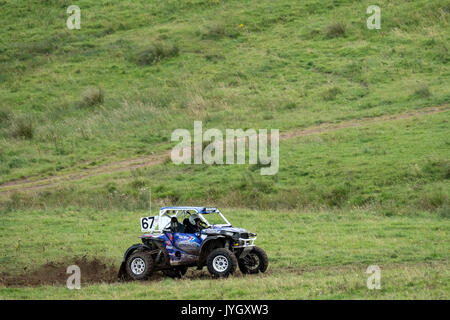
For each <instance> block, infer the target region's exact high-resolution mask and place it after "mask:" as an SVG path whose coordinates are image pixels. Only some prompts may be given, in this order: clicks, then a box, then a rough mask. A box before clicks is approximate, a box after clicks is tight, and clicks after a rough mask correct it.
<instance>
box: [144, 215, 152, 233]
mask: <svg viewBox="0 0 450 320" xmlns="http://www.w3.org/2000/svg"><path fill="white" fill-rule="evenodd" d="M154 221H155V217H144V218H141V231H142V232H145V231H151V230H152V228H153V224H154Z"/></svg>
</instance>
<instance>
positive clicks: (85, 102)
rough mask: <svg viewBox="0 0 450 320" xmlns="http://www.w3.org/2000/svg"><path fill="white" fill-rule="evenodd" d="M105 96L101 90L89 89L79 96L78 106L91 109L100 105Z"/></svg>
mask: <svg viewBox="0 0 450 320" xmlns="http://www.w3.org/2000/svg"><path fill="white" fill-rule="evenodd" d="M104 100H105V94H104V92H103V89H102V88H89V89H87V90H85V91H84V92H83V93H82V94H81V101H80V105H81V106H82V107H93V106H96V105H99V104H102V103H103V101H104Z"/></svg>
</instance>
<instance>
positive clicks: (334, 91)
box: [322, 87, 341, 101]
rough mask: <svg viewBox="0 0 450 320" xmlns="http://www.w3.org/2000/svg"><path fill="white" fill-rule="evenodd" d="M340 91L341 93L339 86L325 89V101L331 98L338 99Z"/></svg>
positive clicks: (323, 95) (323, 96)
mask: <svg viewBox="0 0 450 320" xmlns="http://www.w3.org/2000/svg"><path fill="white" fill-rule="evenodd" d="M340 93H341V89H339V88H338V87H332V88H329V89H327V90H325V91H324V92H323V93H322V98H323V100H325V101H331V100H334V99H336V96H337V95H338V94H340Z"/></svg>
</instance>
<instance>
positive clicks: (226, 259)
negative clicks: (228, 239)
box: [206, 248, 238, 278]
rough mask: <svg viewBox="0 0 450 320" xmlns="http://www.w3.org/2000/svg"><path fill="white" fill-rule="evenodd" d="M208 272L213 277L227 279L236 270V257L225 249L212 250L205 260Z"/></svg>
mask: <svg viewBox="0 0 450 320" xmlns="http://www.w3.org/2000/svg"><path fill="white" fill-rule="evenodd" d="M206 264H207V266H208V271H209V273H210V274H211V275H212V276H213V277H217V278H218V277H228V276H229V275H230V274H233V273H234V271H235V270H236V267H237V264H238V261H237V258H236V256H235V255H234V254H233V252H231V251H230V250H228V249H226V248H218V249H214V250H213V251H212V252H211V253H210V254H209V255H208V258H207V262H206Z"/></svg>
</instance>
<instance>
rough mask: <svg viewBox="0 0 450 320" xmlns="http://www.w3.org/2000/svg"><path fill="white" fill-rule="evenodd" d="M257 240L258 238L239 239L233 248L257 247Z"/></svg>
mask: <svg viewBox="0 0 450 320" xmlns="http://www.w3.org/2000/svg"><path fill="white" fill-rule="evenodd" d="M255 240H256V237H254V238H248V239H244V238H239V239H238V240H237V241H236V242H235V243H234V244H233V247H234V248H245V247H253V246H255Z"/></svg>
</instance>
